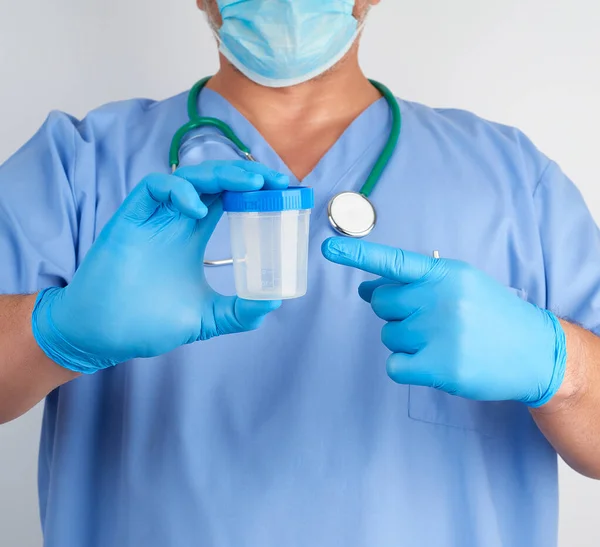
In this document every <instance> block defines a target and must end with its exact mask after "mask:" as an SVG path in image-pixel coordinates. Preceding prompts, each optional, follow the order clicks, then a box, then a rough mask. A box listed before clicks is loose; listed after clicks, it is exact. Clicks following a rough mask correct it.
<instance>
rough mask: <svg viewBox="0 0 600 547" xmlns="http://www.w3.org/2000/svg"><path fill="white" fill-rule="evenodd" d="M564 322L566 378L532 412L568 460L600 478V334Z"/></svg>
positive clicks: (556, 447) (554, 444)
mask: <svg viewBox="0 0 600 547" xmlns="http://www.w3.org/2000/svg"><path fill="white" fill-rule="evenodd" d="M562 325H563V328H564V330H565V334H566V338H567V356H568V357H567V368H566V372H565V379H564V381H563V384H562V386H561V388H560V389H559V391H558V392H557V394H556V395H555V396H554V397H553V398H552V399H551V400H550V401H549V402H548V403H547V404H546V405H544V406H542V407H541V408H538V409H534V410H532V411H531V413H532V415H533V418H534V419H535V421H536V423H537V425H538V427H539V428H540V429H541V431H542V432H543V433H544V435H545V436H546V438H547V439H548V440H549V441H550V443H552V445H553V446H554V448H555V449H556V451H557V452H558V453H559V454H560V455H561V457H562V458H563V459H564V460H565V462H567V463H568V464H569V465H570V466H571V467H572V468H573V469H575V470H576V471H578V472H580V473H582V474H583V475H586V476H588V477H592V478H596V479H600V338H598V337H597V336H595V335H594V334H592V333H591V332H588V331H586V330H584V329H582V328H579V327H576V326H574V325H572V324H569V323H565V322H562Z"/></svg>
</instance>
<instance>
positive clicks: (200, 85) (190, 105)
mask: <svg viewBox="0 0 600 547" xmlns="http://www.w3.org/2000/svg"><path fill="white" fill-rule="evenodd" d="M210 78H211V77H210V76H209V77H207V78H203V79H202V80H200V81H199V82H197V83H196V84H195V85H194V87H192V89H191V90H190V93H189V95H188V101H187V111H188V117H189V121H188V122H187V123H186V124H185V125H183V126H182V127H180V128H179V129H178V130H177V132H176V133H175V135H174V136H173V140H172V142H171V149H170V152H169V165H170V166H171V170H172V171H173V172H174V171H175V170H176V169H177V168H178V167H179V152H180V149H181V145H182V143H183V139H184V138H185V136H186V135H187V134H188V133H190V132H191V131H194V130H196V129H200V128H203V127H214V128H215V129H217V130H219V131H220V132H221V133H222V134H223V136H224V137H225V138H226V139H228V140H229V141H230V142H231V143H232V144H233V145H234V146H235V147H236V148H237V150H238V152H239V154H240V155H241V156H242V157H243V158H245V159H246V160H248V161H256V159H255V158H254V156H253V155H252V152H251V151H250V149H249V148H248V147H247V146H246V145H245V144H244V143H243V142H242V141H241V140H240V139H239V138H238V136H237V135H236V134H235V133H234V132H233V130H232V129H231V127H229V125H227V124H226V123H225V122H223V121H221V120H219V119H217V118H208V117H203V116H200V112H199V110H198V99H199V97H200V93H201V92H202V90H203V89H204V87H205V86H206V84H207V83H208V81H209V80H210ZM370 82H371V84H372V85H373V86H374V87H375V88H376V89H377V90H378V91H379V92H380V93H381V94H382V95H383V97H384V98H385V100H386V102H387V103H388V105H389V108H390V111H391V113H392V129H391V131H390V136H389V138H388V140H387V143H386V145H385V147H384V148H383V150H382V152H381V155H380V156H379V158H378V159H377V161H376V162H375V165H374V167H373V169H372V171H371V173H370V174H369V176H368V177H367V180H366V182H365V183H364V185H363V186H362V188H361V189H360V191H358V192H351V191H344V192H340V193H338V194H336V195H335V196H333V197H332V198H331V200H330V201H329V204H328V206H327V216H328V218H329V222H330V224H331V226H332V227H333V229H334V230H335V231H337V232H338V233H340V234H342V235H344V236H348V237H355V238H362V237H365V236H367V235H369V234H370V233H371V231H372V230H373V228H375V224H376V223H377V213H376V211H375V207H374V206H373V204H372V203H371V201H370V200H369V196H370V195H371V194H372V193H373V190H375V187H376V186H377V184H378V182H379V181H380V180H381V177H382V175H383V172H384V170H385V168H386V167H387V165H388V163H389V161H390V159H391V157H392V156H393V154H394V151H395V150H396V148H397V146H398V142H399V140H400V132H401V129H402V114H401V112H400V105H399V104H398V101H397V100H396V97H394V94H393V93H392V92H391V91H390V90H389V89H388V88H387V87H386V86H384V85H383V84H381V83H379V82H376V81H374V80H370ZM204 264H205V265H206V266H226V265H228V264H233V260H232V259H226V260H205V261H204Z"/></svg>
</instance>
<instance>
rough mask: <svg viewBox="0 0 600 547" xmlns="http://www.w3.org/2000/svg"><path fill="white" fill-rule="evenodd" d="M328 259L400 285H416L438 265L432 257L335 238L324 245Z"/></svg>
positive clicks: (323, 250)
mask: <svg viewBox="0 0 600 547" xmlns="http://www.w3.org/2000/svg"><path fill="white" fill-rule="evenodd" d="M322 252H323V255H324V256H325V258H327V260H329V261H331V262H335V263H336V264H341V265H343V266H350V267H352V268H357V269H359V270H363V271H365V272H368V273H372V274H375V275H379V276H381V277H385V278H387V279H391V280H393V281H397V282H399V283H414V282H416V281H420V280H421V279H422V278H423V277H425V276H426V275H427V274H428V273H429V272H430V271H431V270H432V268H433V267H434V265H435V264H436V260H434V259H433V258H431V257H429V256H425V255H421V254H418V253H411V252H409V251H403V250H402V249H396V248H394V247H388V246H386V245H379V244H378V243H370V242H368V241H362V240H357V239H349V238H344V237H332V238H330V239H327V240H325V241H324V242H323V246H322Z"/></svg>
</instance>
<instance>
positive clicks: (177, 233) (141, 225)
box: [32, 161, 288, 373]
mask: <svg viewBox="0 0 600 547" xmlns="http://www.w3.org/2000/svg"><path fill="white" fill-rule="evenodd" d="M287 185H288V178H287V177H285V176H284V175H280V174H278V173H275V172H273V171H271V170H270V169H268V168H266V167H264V166H262V165H260V164H258V163H251V162H247V161H236V162H206V163H203V164H201V165H199V166H196V167H184V168H181V169H179V170H178V171H176V172H175V174H174V175H164V174H154V175H150V176H148V177H146V178H145V179H144V180H142V182H141V183H140V184H139V185H138V186H137V187H136V188H134V190H133V191H132V192H131V194H130V195H129V196H128V197H127V199H126V200H125V201H124V202H123V204H122V205H121V207H120V208H119V209H118V211H117V212H116V213H115V215H114V216H113V217H112V219H111V220H110V221H109V222H108V223H107V225H106V226H105V227H104V229H103V230H102V232H101V233H100V235H99V236H98V239H97V240H96V241H95V243H94V244H93V245H92V247H91V249H90V250H89V252H88V253H87V255H86V257H85V259H84V260H83V262H82V263H81V265H80V267H79V268H78V270H77V272H76V273H75V275H74V277H73V279H72V281H71V283H69V285H68V286H67V287H65V288H51V289H47V290H45V291H42V292H41V293H40V294H39V295H38V298H37V301H36V305H35V308H34V311H33V316H32V327H33V332H34V336H35V338H36V340H37V342H38V344H39V345H40V347H41V348H42V349H43V350H44V352H45V353H46V355H48V357H50V358H51V359H52V360H53V361H55V362H56V363H58V364H59V365H62V366H63V367H65V368H68V369H71V370H74V371H76V372H81V373H93V372H95V371H97V370H100V369H104V368H107V367H110V366H113V365H115V364H117V363H121V362H123V361H126V360H129V359H133V358H142V357H154V356H158V355H162V354H164V353H167V352H169V351H171V350H173V349H175V348H177V347H179V346H182V345H184V344H190V343H193V342H196V341H199V340H207V339H209V338H212V337H214V336H219V335H223V334H230V333H238V332H243V331H250V330H253V329H256V328H258V327H259V326H260V324H261V322H262V320H263V318H264V316H265V315H266V314H268V313H269V312H271V311H273V310H274V309H276V308H277V307H278V306H279V304H280V303H279V302H254V301H248V300H242V299H239V298H237V297H226V296H223V295H220V294H218V293H216V292H215V291H214V290H213V289H212V288H211V287H210V286H209V284H208V282H207V280H206V278H205V275H204V265H203V259H204V253H205V250H206V245H207V243H208V240H209V238H210V236H211V235H212V233H213V231H214V229H215V227H216V225H217V223H218V221H219V219H220V217H221V215H222V206H221V200H220V199H218V194H220V193H221V192H222V191H223V190H230V191H251V190H259V189H261V188H262V187H264V188H270V189H282V188H285V187H286V186H287ZM201 196H202V199H201Z"/></svg>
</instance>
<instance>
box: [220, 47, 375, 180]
mask: <svg viewBox="0 0 600 547" xmlns="http://www.w3.org/2000/svg"><path fill="white" fill-rule="evenodd" d="M356 50H357V48H355V50H354V51H351V52H350V54H349V56H348V57H347V58H346V59H345V60H343V61H342V62H341V63H340V65H339V66H338V67H335V68H334V69H332V70H331V71H329V72H328V73H326V74H324V75H323V76H321V77H319V78H317V79H315V80H312V81H310V82H306V83H304V84H301V85H298V86H294V87H289V88H268V87H263V86H260V85H257V84H255V83H254V82H252V81H251V80H249V79H248V78H246V77H245V76H244V75H243V74H241V73H240V72H239V71H237V70H236V69H235V68H234V67H233V66H232V65H231V64H230V63H229V62H228V61H227V60H225V59H224V58H223V57H221V68H220V70H219V72H218V73H217V74H216V75H215V76H214V77H213V78H212V79H211V80H210V82H209V84H208V87H209V88H210V89H212V90H214V91H216V92H218V93H219V94H220V95H222V96H223V97H224V98H225V99H227V101H229V102H230V103H231V104H232V105H233V106H234V107H235V108H236V109H237V110H238V111H239V112H240V113H241V114H242V115H243V116H244V117H245V118H246V119H247V120H248V121H249V122H250V123H252V125H254V127H255V128H256V129H257V130H258V131H259V132H260V133H261V134H262V135H263V137H264V138H265V139H266V140H267V142H269V144H270V145H271V146H272V148H274V149H275V151H276V152H277V153H278V155H279V156H280V157H281V159H282V160H283V161H284V162H285V163H286V164H287V166H288V167H289V169H290V170H291V171H292V172H293V173H294V175H295V176H296V177H297V178H298V179H299V180H301V179H302V178H304V177H305V176H306V175H307V174H308V173H310V171H312V169H313V168H314V167H315V165H316V164H317V163H318V161H319V160H320V159H321V157H322V156H323V155H324V154H325V153H326V152H327V150H328V149H329V148H330V147H331V146H332V145H333V144H334V143H335V142H336V141H337V139H338V138H339V137H340V136H341V134H342V133H343V132H344V131H345V129H346V128H347V127H348V126H349V125H350V124H351V123H352V121H353V120H354V119H356V118H357V117H358V116H359V115H360V113H361V112H363V111H364V110H365V109H366V108H367V107H368V106H370V105H371V104H372V103H374V102H375V101H377V100H378V99H379V98H380V94H379V92H378V91H377V90H376V89H375V88H374V87H373V86H372V85H371V84H370V82H369V81H368V79H367V78H366V77H365V75H364V74H363V73H362V71H361V69H360V67H359V64H358V53H357V51H356ZM299 151H300V153H299Z"/></svg>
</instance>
